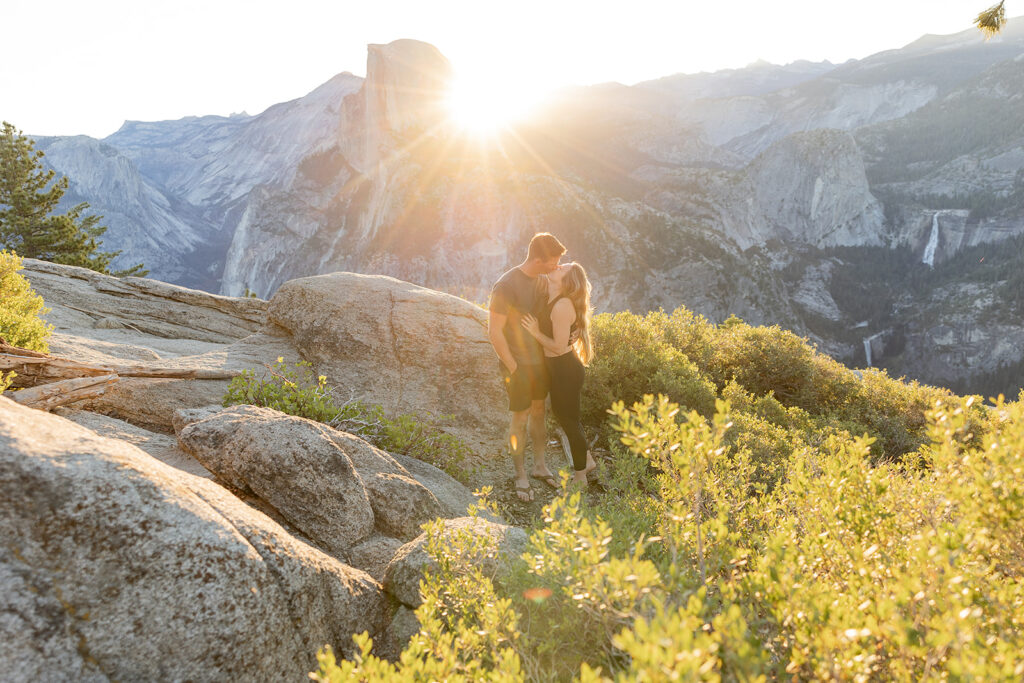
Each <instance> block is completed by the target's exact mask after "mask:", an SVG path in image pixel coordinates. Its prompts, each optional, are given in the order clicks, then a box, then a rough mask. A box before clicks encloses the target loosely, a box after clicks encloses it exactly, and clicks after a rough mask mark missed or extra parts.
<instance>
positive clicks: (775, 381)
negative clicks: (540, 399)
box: [581, 308, 984, 481]
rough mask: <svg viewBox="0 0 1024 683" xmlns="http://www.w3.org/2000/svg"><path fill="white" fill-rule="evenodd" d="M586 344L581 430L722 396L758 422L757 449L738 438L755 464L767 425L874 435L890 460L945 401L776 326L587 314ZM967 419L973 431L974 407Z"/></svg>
mask: <svg viewBox="0 0 1024 683" xmlns="http://www.w3.org/2000/svg"><path fill="white" fill-rule="evenodd" d="M594 340H595V347H596V348H597V349H598V355H597V359H596V360H595V362H594V363H593V365H592V366H591V367H590V368H589V369H588V371H587V380H586V383H585V385H584V391H583V398H582V403H581V408H582V410H581V412H582V415H583V420H584V424H586V425H587V426H590V427H597V428H602V429H603V431H604V433H605V435H606V436H607V435H609V434H610V428H609V427H608V421H607V407H608V406H609V405H611V403H612V402H613V401H616V400H622V401H624V402H625V403H627V404H631V403H633V402H636V401H639V400H640V399H641V397H642V396H644V395H645V394H663V395H666V396H668V397H669V398H670V399H671V400H673V401H675V402H677V403H679V404H681V405H683V406H684V407H685V408H686V409H687V410H696V411H697V412H699V413H700V414H701V415H704V416H705V417H707V416H710V415H711V414H712V413H713V412H714V402H715V399H716V396H720V397H722V398H725V399H727V400H728V401H730V402H731V403H732V405H733V411H734V413H735V414H736V415H737V416H740V415H743V416H744V417H738V418H737V419H742V420H745V421H747V423H748V426H751V427H752V425H753V423H754V421H755V420H754V418H757V419H758V420H762V421H764V422H765V423H766V424H765V425H762V427H761V428H760V431H761V437H762V438H760V439H757V441H758V442H759V443H754V440H753V439H751V437H750V436H748V437H746V438H747V441H748V444H747V445H749V446H750V448H751V449H752V455H753V457H754V459H755V461H757V462H758V463H759V464H760V465H762V466H763V465H768V464H769V463H767V461H766V460H765V459H764V458H763V457H761V456H762V455H763V456H767V455H768V454H769V453H770V452H772V451H773V450H778V449H777V448H776V447H774V446H771V442H776V443H777V444H780V443H781V441H780V438H781V437H782V435H783V432H779V431H778V430H771V429H768V427H767V425H768V424H771V425H775V426H777V427H779V428H780V429H782V430H784V432H785V433H786V434H788V438H789V439H790V440H791V441H792V442H793V445H800V444H802V443H811V442H820V441H821V438H822V435H827V434H832V433H837V432H842V431H847V432H849V433H851V434H864V433H867V434H870V435H871V436H873V437H875V441H874V442H873V445H872V456H873V457H875V458H876V459H889V460H898V459H900V458H902V457H903V456H905V455H906V454H908V453H913V452H915V451H917V450H918V449H919V448H920V447H921V446H922V445H923V444H925V443H926V442H927V440H928V435H927V431H926V428H925V418H924V415H925V411H926V410H927V409H928V407H929V406H931V405H934V403H935V401H936V400H939V399H944V400H948V399H950V398H952V396H953V395H952V394H951V393H950V392H949V391H947V390H945V389H939V388H935V387H929V386H926V385H921V384H918V383H917V382H910V383H907V382H903V381H900V380H896V379H892V378H890V377H889V376H888V375H886V374H885V372H884V371H878V370H873V369H868V370H864V371H862V372H860V373H855V372H854V371H852V370H850V369H848V368H846V367H844V366H843V365H841V364H840V363H838V362H836V361H834V360H832V359H831V358H829V357H828V356H825V355H823V354H821V353H819V352H818V351H817V350H816V349H815V348H814V347H813V346H812V345H811V344H810V343H809V342H808V341H807V340H806V339H804V338H801V337H798V336H797V335H795V334H793V333H792V332H788V331H786V330H782V329H780V328H779V327H755V326H752V325H748V324H747V323H745V322H743V321H742V320H740V319H739V318H735V317H733V318H730V319H729V320H726V321H725V322H723V323H722V324H721V325H718V326H717V327H716V326H714V325H711V324H710V323H708V322H707V320H705V319H704V318H702V317H700V316H698V315H695V314H693V313H691V312H690V311H688V310H686V309H685V308H678V309H676V310H675V311H674V312H673V313H672V314H671V315H668V314H666V313H664V312H663V311H656V312H652V313H648V314H646V315H643V316H639V315H635V314H632V313H617V314H614V315H608V314H602V315H598V316H595V318H594ZM971 413H972V417H971V420H972V425H974V426H975V427H976V431H975V434H980V433H981V431H982V428H983V422H984V415H983V412H982V409H981V408H980V405H979V404H975V406H974V407H972V409H971ZM769 432H774V434H769ZM730 443H731V444H732V445H739V444H738V442H730ZM782 450H785V448H784V447H783V449H782ZM762 469H763V468H762ZM762 474H766V472H765V471H763V472H762ZM769 478H774V475H771V476H770V477H769ZM766 481H767V480H766Z"/></svg>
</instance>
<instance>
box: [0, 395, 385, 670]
mask: <svg viewBox="0 0 1024 683" xmlns="http://www.w3.org/2000/svg"><path fill="white" fill-rule="evenodd" d="M0 538H2V539H3V541H2V545H0V613H2V614H3V615H4V618H3V619H2V620H0V660H2V661H3V662H4V677H6V678H10V679H12V680H85V681H89V680H111V679H119V680H157V679H166V680H195V681H207V680H241V679H248V680H252V679H259V680H297V679H300V678H303V677H304V676H305V675H306V672H307V671H309V670H310V669H312V668H313V667H314V666H315V660H314V654H315V653H316V651H317V650H318V649H319V648H320V647H321V646H323V645H324V644H325V643H329V644H332V645H333V646H334V647H335V648H336V649H339V650H340V651H341V652H350V651H351V642H352V641H351V635H352V634H353V633H356V632H361V631H363V630H369V631H370V632H371V633H380V632H381V631H382V630H383V628H384V626H385V625H386V621H387V609H386V608H385V605H384V601H383V597H382V594H381V590H380V586H379V584H378V583H377V582H376V581H374V580H373V579H372V578H371V577H370V576H368V575H367V574H365V573H363V572H361V571H358V570H356V569H352V568H351V567H348V566H346V565H344V564H342V563H341V562H339V561H337V560H336V559H333V558H331V557H329V556H327V555H325V554H323V553H321V552H320V551H318V550H316V549H315V548H313V547H311V546H309V545H307V544H304V543H302V542H299V541H297V540H296V539H294V538H293V537H292V536H291V535H289V534H288V533H287V532H286V531H285V530H284V529H283V528H281V527H280V526H279V525H277V524H275V523H274V522H272V521H271V520H270V519H269V518H267V517H266V516H264V515H263V514H261V513H259V512H257V511H256V510H253V509H252V508H250V507H248V506H247V505H245V504H244V503H242V502H240V501H239V500H238V499H236V498H235V497H233V496H232V495H231V494H229V493H228V492H227V491H226V490H224V489H223V488H221V487H220V486H218V485H217V484H215V483H213V482H211V481H209V480H207V479H203V478H200V477H194V476H191V475H188V474H186V473H183V472H181V471H179V470H177V469H174V468H172V467H169V466H167V465H164V464H162V463H160V462H158V461H156V460H154V459H153V458H151V457H150V456H148V455H146V454H145V453H144V452H142V451H141V450H139V449H138V448H136V447H134V446H132V445H130V444H128V443H125V442H123V441H117V440H113V439H107V438H102V437H99V436H97V435H96V434H95V433H93V432H91V431H89V430H87V429H85V428H83V427H80V426H78V425H75V424H73V423H71V422H69V421H67V420H65V419H63V418H60V417H57V416H52V415H47V414H45V413H42V412H39V411H35V410H31V409H28V408H23V407H21V406H18V405H16V404H14V403H13V402H11V401H9V400H7V399H3V398H0Z"/></svg>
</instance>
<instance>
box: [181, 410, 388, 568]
mask: <svg viewBox="0 0 1024 683" xmlns="http://www.w3.org/2000/svg"><path fill="white" fill-rule="evenodd" d="M327 429H328V428H327V427H324V426H323V425H319V424H317V423H316V422H312V421H310V420H306V419H303V418H301V417H293V416H290V415H285V414H283V413H279V412H277V411H276V410H270V409H268V408H257V407H255V406H233V407H231V408H226V409H224V410H222V411H220V412H218V413H215V414H213V415H210V416H208V417H206V418H204V419H202V420H199V421H198V422H193V423H192V424H190V425H188V426H186V427H185V428H184V429H182V430H181V432H180V433H179V434H178V441H179V443H180V444H181V446H182V448H183V449H184V450H185V451H186V452H188V453H189V454H190V455H192V456H193V457H195V459H196V460H198V461H199V462H201V463H202V464H203V466H204V467H206V468H207V469H208V470H210V471H211V472H213V473H214V474H215V475H216V476H217V477H218V478H219V479H220V480H222V481H224V482H225V483H226V484H228V486H230V487H232V488H234V489H237V490H240V491H242V492H244V493H248V494H252V495H255V496H257V497H259V498H260V499H261V500H263V501H266V502H267V503H268V504H269V505H271V506H272V507H274V508H275V509H277V510H278V511H279V512H280V513H281V514H282V515H283V516H284V518H285V519H287V520H288V521H289V522H291V523H292V524H294V525H295V526H296V527H297V528H298V529H301V530H302V532H303V533H305V534H307V535H308V536H309V537H310V538H311V539H313V540H314V541H316V542H317V543H319V544H321V545H322V546H323V547H324V548H326V549H327V550H329V551H331V552H333V553H339V554H340V553H344V552H345V551H346V550H347V549H348V548H350V547H351V546H352V545H354V544H356V543H358V542H359V541H361V540H362V539H364V538H366V537H367V536H369V535H370V533H371V532H372V531H373V526H374V515H373V509H372V508H371V507H370V500H369V498H368V496H367V491H366V487H365V486H364V484H363V480H362V478H361V477H360V476H359V475H358V474H357V473H356V470H355V467H353V465H352V460H351V459H350V458H349V457H348V456H347V455H345V453H344V452H343V451H342V450H341V449H340V448H338V447H337V446H336V445H335V444H334V442H333V441H332V439H331V438H330V436H329V435H328V434H327V432H326V430H327Z"/></svg>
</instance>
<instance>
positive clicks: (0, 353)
mask: <svg viewBox="0 0 1024 683" xmlns="http://www.w3.org/2000/svg"><path fill="white" fill-rule="evenodd" d="M4 370H14V372H16V373H17V375H18V376H17V377H16V378H15V380H14V384H15V386H18V387H34V386H38V385H40V384H46V383H49V382H54V381H57V380H64V379H73V378H76V377H99V376H102V375H119V376H121V377H158V378H167V379H231V378H232V377H235V376H237V375H238V373H237V372H234V371H229V370H213V369H209V368H169V367H157V366H152V365H137V364H133V365H128V364H125V365H121V364H108V363H103V364H92V363H83V362H80V361H76V360H71V359H69V358H60V357H58V356H51V355H49V354H45V353H39V352H37V351H29V350H28V349H21V348H18V347H16V346H10V345H8V344H2V343H0V371H4Z"/></svg>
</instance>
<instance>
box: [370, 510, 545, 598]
mask: <svg viewBox="0 0 1024 683" xmlns="http://www.w3.org/2000/svg"><path fill="white" fill-rule="evenodd" d="M443 525H444V526H443V529H442V530H441V537H442V538H443V539H445V541H446V542H447V543H449V544H452V543H457V542H458V538H459V537H460V536H461V535H463V534H469V535H471V536H479V537H486V538H487V539H488V541H489V543H488V544H487V545H488V546H490V547H491V549H492V550H493V552H487V553H485V554H483V555H482V556H480V557H478V558H475V560H476V562H477V563H478V564H479V566H480V567H481V569H482V570H483V571H484V572H485V573H486V574H490V575H492V576H494V577H495V578H496V579H498V580H500V579H501V577H502V576H503V574H504V573H505V571H506V570H507V569H508V567H509V566H511V564H512V562H514V561H515V559H516V558H518V557H519V556H520V555H522V554H523V551H524V550H526V541H527V539H526V532H525V531H523V530H522V529H520V528H519V527H514V526H509V525H507V524H500V523H498V522H491V521H488V520H485V519H480V518H479V517H460V518H458V519H446V520H445V521H444V522H443ZM426 546H427V534H426V532H424V533H422V534H420V535H419V536H417V537H416V539H415V540H413V541H410V542H409V543H406V544H405V545H403V546H402V547H401V548H399V549H398V552H397V553H395V556H394V558H393V559H392V560H391V563H390V564H389V565H388V567H387V570H386V571H385V573H384V590H385V591H387V593H388V594H390V595H391V596H392V597H393V598H395V599H396V600H398V601H399V602H401V603H402V604H403V605H406V606H408V607H412V608H413V609H415V608H416V607H419V606H420V603H422V601H423V597H422V596H421V595H420V581H422V580H423V578H424V575H425V573H426V572H427V571H431V570H434V569H436V568H437V566H438V565H437V562H436V561H435V560H434V559H433V558H431V557H430V555H429V554H427V549H426Z"/></svg>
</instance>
